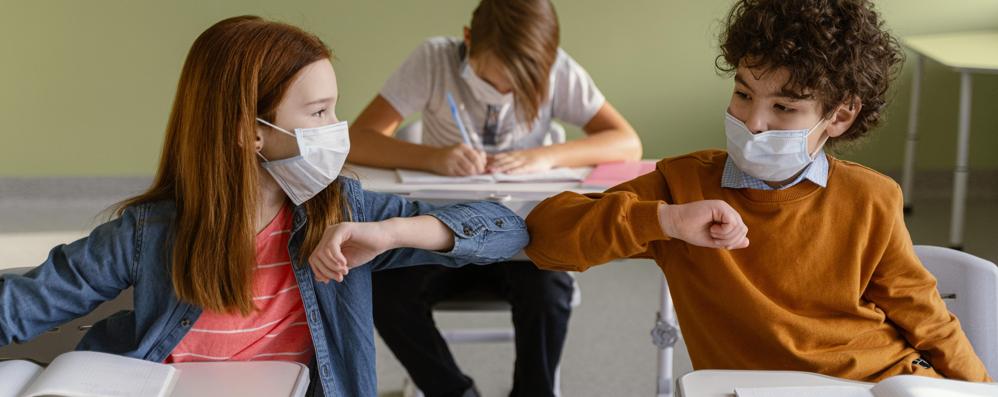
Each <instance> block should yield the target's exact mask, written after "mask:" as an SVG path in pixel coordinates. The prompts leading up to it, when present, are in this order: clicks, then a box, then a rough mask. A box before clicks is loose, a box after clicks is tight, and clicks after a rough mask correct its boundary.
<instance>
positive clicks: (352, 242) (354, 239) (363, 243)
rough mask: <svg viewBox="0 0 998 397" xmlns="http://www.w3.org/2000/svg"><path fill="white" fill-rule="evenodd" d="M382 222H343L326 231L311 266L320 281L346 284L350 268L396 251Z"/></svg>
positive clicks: (313, 256)
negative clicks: (345, 279) (344, 282)
mask: <svg viewBox="0 0 998 397" xmlns="http://www.w3.org/2000/svg"><path fill="white" fill-rule="evenodd" d="M393 234H394V233H390V231H389V230H386V228H385V225H384V223H383V222H363V223H358V222H342V223H338V224H335V225H332V226H330V227H328V228H326V231H325V232H323V234H322V239H320V240H319V245H318V246H316V247H315V251H312V255H311V256H309V258H308V263H309V265H310V266H311V267H312V271H313V272H314V273H315V276H316V279H317V280H318V281H320V282H329V281H330V280H336V281H338V282H343V278H344V277H346V275H347V273H349V272H350V269H352V268H355V267H357V266H360V265H363V264H365V263H367V262H370V261H371V260H372V259H374V257H376V256H378V255H379V254H381V253H382V252H385V251H387V250H390V249H393V248H395V245H394V244H395V242H394V237H393Z"/></svg>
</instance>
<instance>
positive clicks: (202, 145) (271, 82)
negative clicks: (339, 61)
mask: <svg viewBox="0 0 998 397" xmlns="http://www.w3.org/2000/svg"><path fill="white" fill-rule="evenodd" d="M331 57H332V53H331V52H330V50H329V49H328V48H327V47H326V45H325V44H324V43H323V42H322V41H321V40H319V38H318V37H316V36H315V35H313V34H310V33H307V32H305V31H303V30H301V29H299V28H297V27H294V26H291V25H288V24H284V23H278V22H272V21H266V20H264V19H262V18H259V17H255V16H240V17H234V18H229V19H226V20H223V21H221V22H218V23H216V24H215V25H213V26H212V27H210V28H208V30H206V31H204V33H202V34H201V35H200V36H198V38H197V40H195V41H194V44H193V45H192V46H191V49H190V52H189V53H188V54H187V60H186V61H185V62H184V67H183V71H182V72H181V74H180V81H179V83H178V84H177V96H176V98H175V99H174V103H173V110H172V111H171V113H170V119H169V123H168V125H167V128H166V141H165V143H164V145H163V152H162V156H161V158H160V163H159V169H158V171H157V173H156V177H155V179H154V181H153V184H152V186H151V187H150V188H149V190H148V191H146V192H145V193H143V194H141V195H139V196H137V197H134V198H131V199H128V200H126V201H124V202H122V203H120V204H119V205H118V206H117V208H116V213H117V214H119V215H120V214H121V212H122V211H124V209H125V208H127V207H129V206H133V205H136V204H141V203H147V202H154V201H162V200H170V201H173V202H174V203H175V204H176V211H177V212H176V217H175V218H174V221H173V234H172V238H173V249H172V257H171V265H172V267H171V269H172V270H171V271H172V281H173V288H174V290H175V292H176V294H177V297H178V298H180V299H181V300H183V301H186V302H189V303H192V304H195V305H198V306H200V307H202V308H204V309H207V310H212V311H217V312H233V311H238V312H239V313H241V314H243V315H246V314H248V313H250V312H252V311H253V310H254V309H255V305H254V303H253V294H252V292H253V291H252V286H253V271H254V269H255V267H256V258H255V257H256V251H255V244H254V238H255V219H256V216H257V201H258V200H257V197H258V196H257V195H258V186H259V178H260V176H261V175H260V172H259V168H258V167H259V166H258V161H259V160H258V157H257V156H256V153H255V148H254V146H253V142H254V141H255V126H256V121H255V120H256V117H260V118H263V119H264V120H274V116H275V113H276V109H277V107H278V105H279V104H280V102H281V100H282V99H283V97H284V95H285V93H286V92H287V90H288V88H289V87H290V85H291V84H292V83H293V82H294V80H295V79H294V78H295V76H296V74H297V73H298V72H299V71H300V70H301V69H302V68H303V67H305V66H306V65H309V64H311V63H313V62H316V61H319V60H322V59H329V58H331ZM304 207H305V210H306V214H307V215H308V217H309V224H308V229H307V231H306V237H305V244H304V247H303V250H302V252H300V253H299V256H298V258H299V260H301V259H303V258H305V257H307V256H306V255H305V253H308V252H311V251H312V249H314V247H315V246H316V244H317V243H318V240H319V238H320V237H321V235H322V232H323V230H324V229H325V227H326V226H327V225H330V224H333V223H336V222H339V221H341V220H342V219H344V218H346V217H348V216H349V214H348V213H347V212H345V208H346V204H345V202H344V199H343V197H342V195H341V191H340V184H339V183H337V182H334V183H333V184H331V185H330V186H329V187H327V188H326V189H325V190H324V191H322V192H321V193H319V194H318V195H316V196H315V197H314V198H312V199H311V200H309V201H308V202H306V203H305V204H304Z"/></svg>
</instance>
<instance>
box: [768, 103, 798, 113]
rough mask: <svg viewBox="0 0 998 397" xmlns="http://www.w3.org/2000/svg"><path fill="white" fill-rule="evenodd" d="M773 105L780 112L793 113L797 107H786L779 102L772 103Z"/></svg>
mask: <svg viewBox="0 0 998 397" xmlns="http://www.w3.org/2000/svg"><path fill="white" fill-rule="evenodd" d="M773 107H774V108H776V110H779V111H781V112H787V113H793V112H794V111H796V110H797V109H794V108H788V107H786V106H783V105H780V104H775V105H773Z"/></svg>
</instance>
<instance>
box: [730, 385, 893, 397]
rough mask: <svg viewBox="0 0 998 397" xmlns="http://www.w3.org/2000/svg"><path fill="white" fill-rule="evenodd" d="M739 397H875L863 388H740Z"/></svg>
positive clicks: (737, 389)
mask: <svg viewBox="0 0 998 397" xmlns="http://www.w3.org/2000/svg"><path fill="white" fill-rule="evenodd" d="M735 395H737V396H738V397H873V393H871V392H870V389H867V388H864V387H862V386H788V387H738V388H735Z"/></svg>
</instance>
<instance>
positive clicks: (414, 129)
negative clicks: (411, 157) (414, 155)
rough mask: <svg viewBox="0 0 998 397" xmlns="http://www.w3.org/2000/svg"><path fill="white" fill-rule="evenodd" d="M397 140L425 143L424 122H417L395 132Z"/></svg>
mask: <svg viewBox="0 0 998 397" xmlns="http://www.w3.org/2000/svg"><path fill="white" fill-rule="evenodd" d="M395 138H396V139H398V140H400V141H405V142H409V143H423V121H422V120H416V121H413V122H411V123H409V124H406V125H403V126H402V127H399V129H398V130H397V131H395Z"/></svg>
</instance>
